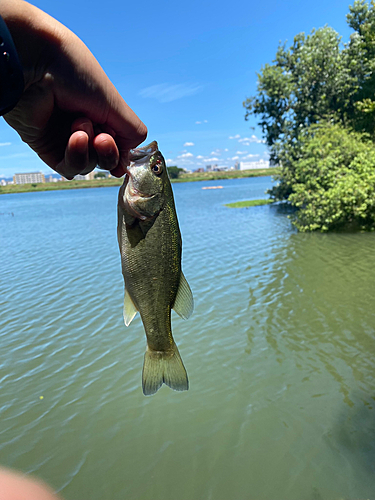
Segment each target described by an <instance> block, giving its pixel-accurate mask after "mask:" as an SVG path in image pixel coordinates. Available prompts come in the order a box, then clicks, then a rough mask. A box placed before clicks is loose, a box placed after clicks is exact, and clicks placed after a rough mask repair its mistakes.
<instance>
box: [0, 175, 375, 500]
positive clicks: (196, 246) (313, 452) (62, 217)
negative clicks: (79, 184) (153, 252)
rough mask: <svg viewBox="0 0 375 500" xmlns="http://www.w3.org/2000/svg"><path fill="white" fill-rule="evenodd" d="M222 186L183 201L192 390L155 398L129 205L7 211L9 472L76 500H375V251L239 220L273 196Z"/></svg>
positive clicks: (1, 431)
mask: <svg viewBox="0 0 375 500" xmlns="http://www.w3.org/2000/svg"><path fill="white" fill-rule="evenodd" d="M220 183H221V184H223V186H224V187H223V189H220V190H202V189H201V188H202V185H204V184H201V183H194V184H190V185H176V186H175V187H174V190H175V196H176V204H177V211H178V215H179V219H180V224H181V231H182V236H183V245H184V254H183V260H184V273H185V275H186V277H187V279H188V281H189V283H190V285H191V287H192V289H193V293H194V298H195V305H196V308H195V311H194V315H193V316H192V317H191V318H190V319H189V321H183V320H181V319H180V318H177V317H176V315H174V316H173V332H174V335H175V337H176V341H177V342H178V345H179V349H180V352H181V354H182V356H183V358H184V362H185V364H186V367H187V370H188V372H189V379H190V382H191V387H190V390H189V391H188V393H186V394H179V393H175V392H173V391H170V390H168V389H166V390H163V389H161V390H160V391H159V393H158V394H157V395H156V397H152V398H145V397H144V396H143V394H142V390H141V387H140V378H141V366H142V362H143V355H144V349H145V345H144V342H145V338H144V332H143V327H142V324H141V321H140V320H139V318H138V319H137V318H135V320H134V321H133V323H132V325H131V328H128V329H126V328H125V327H124V325H123V321H122V300H123V290H122V287H123V283H122V276H121V267H120V261H119V255H118V249H117V242H116V198H117V190H116V189H102V190H100V189H98V190H85V191H83V192H82V191H77V192H54V193H39V194H38V193H32V194H31V195H20V196H17V195H14V196H13V195H11V196H9V197H5V198H1V201H2V203H4V211H9V212H14V217H2V218H0V224H1V227H0V230H1V231H2V235H4V238H5V241H6V242H7V244H8V245H9V248H11V251H9V248H8V249H7V248H6V247H4V246H0V262H2V264H3V265H2V269H1V281H0V304H1V309H0V343H1V349H0V384H1V391H0V463H3V464H5V465H9V466H13V467H18V468H20V469H22V470H24V471H26V472H35V473H36V474H37V475H39V476H41V477H42V478H44V479H45V480H47V481H48V482H49V483H51V484H52V485H53V486H54V487H56V488H57V489H59V490H61V491H62V494H63V495H64V497H65V498H66V499H67V500H73V499H75V498H78V497H82V498H90V500H96V499H97V500H99V499H103V498H110V499H111V500H123V498H134V499H135V498H142V500H158V499H166V500H169V499H176V498H178V499H179V500H191V499H198V498H204V499H206V498H212V499H214V500H228V498H230V499H234V500H240V499H241V500H242V499H249V500H276V499H277V500H305V499H306V500H318V499H319V500H321V499H324V500H326V499H327V500H328V499H329V500H331V499H332V500H338V499H341V498H348V499H354V498H363V499H365V498H371V497H372V496H373V491H375V475H374V473H373V472H374V471H373V464H374V446H373V443H374V442H375V436H374V410H373V405H374V404H375V403H374V397H375V390H374V371H375V366H374V364H375V361H374V360H375V357H374V349H375V347H374V345H375V343H374V331H375V316H374V312H373V304H372V297H373V292H374V285H373V283H374V282H375V279H374V278H375V265H374V264H375V262H374V259H375V257H374V252H373V248H374V246H375V235H373V234H357V235H350V234H345V235H338V234H335V235H315V234H314V235H300V234H297V233H296V232H295V231H294V230H293V229H292V228H291V226H290V222H289V220H288V219H287V217H286V214H285V213H282V210H281V209H280V208H275V207H269V206H264V207H254V208H252V209H248V210H246V209H244V210H230V209H227V208H225V207H224V203H229V202H232V201H236V200H238V199H249V198H260V197H261V196H262V195H263V193H264V191H265V190H266V189H267V188H269V187H270V186H269V184H270V181H269V180H264V179H251V180H247V181H246V180H241V181H238V180H234V181H225V182H224V181H221V182H220ZM57 242H58V245H57ZM40 396H43V399H40Z"/></svg>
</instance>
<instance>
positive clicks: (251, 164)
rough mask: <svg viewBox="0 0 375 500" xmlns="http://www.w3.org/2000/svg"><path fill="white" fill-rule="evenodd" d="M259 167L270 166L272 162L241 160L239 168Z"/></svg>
mask: <svg viewBox="0 0 375 500" xmlns="http://www.w3.org/2000/svg"><path fill="white" fill-rule="evenodd" d="M236 165H237V164H236ZM258 168H270V162H269V161H266V160H259V161H240V162H239V170H251V169H258Z"/></svg>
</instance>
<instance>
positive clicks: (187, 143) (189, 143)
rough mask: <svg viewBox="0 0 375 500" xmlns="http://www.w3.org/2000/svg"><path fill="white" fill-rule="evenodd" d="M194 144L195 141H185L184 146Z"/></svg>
mask: <svg viewBox="0 0 375 500" xmlns="http://www.w3.org/2000/svg"><path fill="white" fill-rule="evenodd" d="M188 146H194V142H185V144H184V147H188Z"/></svg>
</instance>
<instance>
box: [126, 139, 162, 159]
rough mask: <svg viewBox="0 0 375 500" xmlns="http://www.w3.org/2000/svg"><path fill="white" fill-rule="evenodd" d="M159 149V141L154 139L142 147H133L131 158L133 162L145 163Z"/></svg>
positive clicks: (130, 153)
mask: <svg viewBox="0 0 375 500" xmlns="http://www.w3.org/2000/svg"><path fill="white" fill-rule="evenodd" d="M156 151H158V143H157V142H156V141H152V142H151V143H150V144H147V146H143V147H141V148H136V149H131V150H130V152H129V159H130V161H131V162H133V163H145V162H146V161H147V160H148V159H149V158H150V157H151V156H152V155H153V154H154V153H156Z"/></svg>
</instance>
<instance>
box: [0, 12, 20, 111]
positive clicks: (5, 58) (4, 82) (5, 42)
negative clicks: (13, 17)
mask: <svg viewBox="0 0 375 500" xmlns="http://www.w3.org/2000/svg"><path fill="white" fill-rule="evenodd" d="M23 90H24V79H23V70H22V66H21V63H20V60H19V57H18V54H17V50H16V47H15V46H14V43H13V39H12V36H11V34H10V33H9V30H8V28H7V25H6V24H5V22H4V20H3V18H2V17H1V16H0V116H1V115H5V113H8V112H9V111H11V110H12V109H13V108H14V106H15V105H16V104H17V102H18V101H19V99H20V97H21V95H22V93H23Z"/></svg>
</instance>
